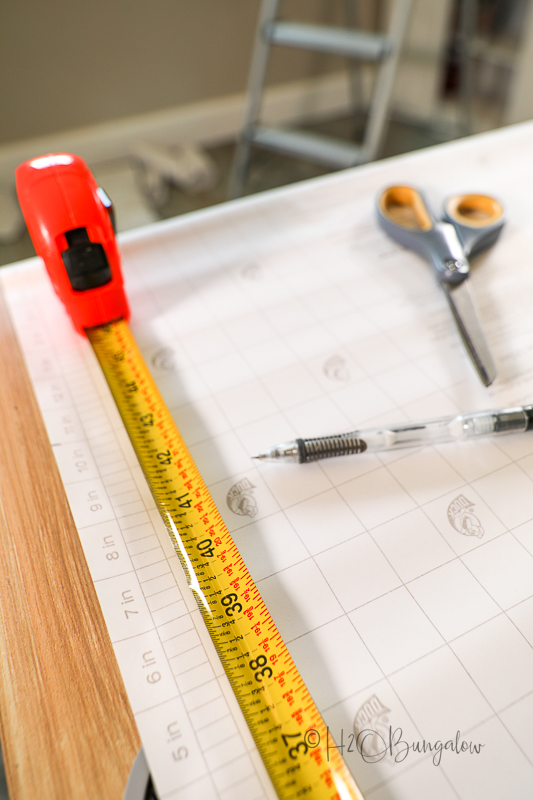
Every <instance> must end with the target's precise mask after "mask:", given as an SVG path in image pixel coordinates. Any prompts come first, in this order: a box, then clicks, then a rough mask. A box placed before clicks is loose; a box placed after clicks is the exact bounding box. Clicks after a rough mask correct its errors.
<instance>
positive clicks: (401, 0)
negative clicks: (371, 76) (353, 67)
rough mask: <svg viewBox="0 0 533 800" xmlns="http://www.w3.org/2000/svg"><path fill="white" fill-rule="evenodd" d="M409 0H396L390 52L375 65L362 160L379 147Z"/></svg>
mask: <svg viewBox="0 0 533 800" xmlns="http://www.w3.org/2000/svg"><path fill="white" fill-rule="evenodd" d="M411 6H412V0H396V2H395V3H394V7H393V10H392V15H391V20H390V25H389V37H390V39H391V41H393V42H394V43H395V46H394V48H393V51H392V53H391V54H390V56H389V57H388V59H387V60H386V61H385V63H384V64H383V65H382V66H381V67H380V68H379V72H378V75H377V77H376V81H375V85H374V87H373V91H372V101H371V103H370V109H369V113H368V121H367V125H366V131H365V137H364V140H363V153H364V159H365V161H372V160H373V159H374V158H375V157H376V155H377V153H378V151H379V148H380V147H381V144H382V142H383V136H384V134H385V121H386V116H387V111H388V108H389V103H390V99H391V94H392V88H393V84H394V78H395V76H396V70H397V68H398V61H399V58H400V43H401V42H402V41H403V39H404V36H405V31H406V28H407V23H408V21H409V16H410V14H411Z"/></svg>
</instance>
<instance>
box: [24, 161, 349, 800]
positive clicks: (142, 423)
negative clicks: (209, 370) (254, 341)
mask: <svg viewBox="0 0 533 800" xmlns="http://www.w3.org/2000/svg"><path fill="white" fill-rule="evenodd" d="M17 191H18V195H19V200H20V203H21V207H22V211H23V214H24V217H25V219H26V222H27V225H28V229H29V232H30V235H31V237H32V240H33V243H34V245H35V248H36V251H37V253H38V254H39V255H40V256H42V257H43V259H44V262H45V265H46V268H47V270H48V273H49V274H50V277H51V279H52V283H53V285H54V288H55V290H56V292H57V294H58V295H59V297H60V298H61V300H62V301H63V302H64V303H65V305H66V307H67V311H68V312H69V314H70V316H71V318H72V320H73V322H74V325H75V327H76V328H77V330H78V331H79V332H80V333H83V334H86V335H87V336H88V338H89V340H90V342H91V344H92V346H93V348H94V351H95V353H96V356H97V358H98V360H99V362H100V365H101V367H102V370H103V372H104V375H105V377H106V380H107V382H108V384H109V387H110V389H111V392H112V394H113V397H114V399H115V402H116V404H117V407H118V410H119V412H120V414H121V417H122V419H123V422H124V425H125V427H126V430H127V432H128V435H129V437H130V440H131V442H132V444H133V447H134V449H135V451H136V454H137V457H138V459H139V463H140V465H141V467H142V469H143V472H144V475H145V477H146V480H147V482H148V485H149V487H150V490H151V492H152V494H153V496H154V499H155V501H156V503H157V506H158V509H159V512H160V514H161V516H162V518H163V521H164V523H165V525H166V528H167V530H168V533H169V536H170V538H171V540H172V542H173V545H174V548H175V550H176V553H177V555H178V557H179V560H180V563H181V565H182V567H183V569H184V572H185V574H186V576H187V581H188V584H189V587H190V588H191V590H192V592H193V594H194V596H195V598H196V601H197V603H198V607H199V609H200V612H201V614H202V617H203V619H204V621H205V624H206V626H207V628H208V631H209V633H210V635H211V638H212V641H213V643H214V645H215V648H216V650H217V653H218V655H219V657H220V659H221V662H222V664H223V666H224V670H225V672H226V675H227V677H228V679H229V681H230V684H231V686H232V689H233V691H234V692H235V695H236V698H237V700H238V702H239V705H240V707H241V709H242V712H243V714H244V717H245V719H246V721H247V724H248V726H249V728H250V731H251V733H252V736H253V738H254V741H255V743H256V746H257V748H258V750H259V753H260V754H261V757H262V759H263V762H264V764H265V767H266V769H267V772H268V774H269V776H270V778H271V780H272V783H273V785H274V787H275V789H276V792H277V794H278V796H279V798H280V800H289V798H300V797H303V796H306V795H307V796H309V797H312V798H316V800H337V799H338V800H340V799H341V798H342V800H349V799H350V798H352V800H363V796H362V794H361V792H360V790H359V789H358V787H357V785H356V783H355V781H354V779H353V777H352V775H351V774H350V772H349V770H348V768H347V767H346V764H345V763H344V761H343V759H342V756H341V755H340V753H339V751H338V749H337V748H336V747H335V745H334V743H333V742H332V740H331V737H330V736H329V738H328V730H327V728H326V724H325V722H324V720H323V719H322V717H321V715H320V712H319V711H318V709H317V707H316V705H315V704H314V702H313V700H312V698H311V696H310V694H309V692H308V690H307V688H306V686H305V684H304V682H303V680H302V678H301V677H300V675H299V673H298V671H297V669H296V666H295V664H294V662H293V660H292V658H291V656H290V654H289V652H288V650H287V648H286V646H285V644H284V642H283V640H282V638H281V636H280V634H279V633H278V631H277V629H276V626H275V625H274V622H273V620H272V618H271V617H270V615H269V613H268V610H267V608H266V606H265V604H264V603H263V600H262V599H261V596H260V594H259V591H258V589H257V587H256V586H255V584H254V582H253V580H252V578H251V576H250V574H249V572H248V570H247V569H246V566H245V564H244V562H243V560H242V558H241V556H240V554H239V552H238V550H237V547H236V546H235V544H234V542H233V540H232V538H231V536H230V534H229V532H228V530H227V528H226V526H225V524H224V522H223V520H222V518H221V516H220V514H219V512H218V510H217V508H216V506H215V504H214V502H213V500H212V498H211V496H210V495H209V492H208V490H207V487H206V486H205V483H204V481H203V480H202V477H201V475H200V473H199V472H198V469H197V468H196V465H195V464H194V462H193V460H192V458H191V456H190V454H189V452H188V450H187V448H186V446H185V444H184V442H183V439H182V437H181V436H180V433H179V431H178V429H177V427H176V425H175V423H174V420H173V418H172V416H171V414H170V412H169V411H168V409H167V407H166V405H165V403H164V401H163V399H162V397H161V395H160V393H159V391H158V389H157V386H156V384H155V382H154V380H153V378H152V377H151V375H150V372H149V370H148V367H147V366H146V364H145V362H144V359H143V357H142V355H141V353H140V351H139V349H138V347H137V345H136V342H135V339H134V338H133V335H132V333H131V330H130V328H129V325H128V322H127V319H128V317H129V308H128V304H127V300H126V297H125V295H124V291H123V283H122V275H121V270H120V256H119V254H118V249H117V247H116V241H115V237H114V231H113V225H112V216H111V214H110V204H109V202H108V201H107V198H106V196H105V194H104V193H103V192H102V191H101V190H100V189H99V187H98V186H97V184H96V182H95V180H94V178H93V176H92V175H91V173H90V172H89V170H88V168H87V166H86V165H85V163H84V162H83V161H82V160H81V159H80V158H79V157H77V156H73V155H70V154H66V153H61V154H51V155H47V156H43V157H42V158H38V159H33V160H32V161H29V162H26V163H25V164H23V165H21V166H20V167H19V168H18V170H17Z"/></svg>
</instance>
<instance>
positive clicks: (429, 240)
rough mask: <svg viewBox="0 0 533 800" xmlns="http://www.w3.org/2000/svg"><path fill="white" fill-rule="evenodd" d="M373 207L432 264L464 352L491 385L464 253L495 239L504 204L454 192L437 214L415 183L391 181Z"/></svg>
mask: <svg viewBox="0 0 533 800" xmlns="http://www.w3.org/2000/svg"><path fill="white" fill-rule="evenodd" d="M377 213H378V219H379V222H380V224H381V226H382V228H383V229H384V230H385V232H386V233H387V234H388V235H389V236H391V237H392V238H393V239H395V240H396V241H397V242H398V243H399V244H401V245H403V246H404V247H408V248H409V249H410V250H414V251H415V252H417V253H419V254H420V255H421V256H423V257H424V258H426V259H428V260H429V261H430V262H431V263H432V264H433V269H434V271H435V275H436V277H437V280H438V281H439V283H440V285H441V287H442V289H443V291H444V294H445V296H446V299H447V301H448V304H449V306H450V309H451V311H452V314H453V317H454V319H455V323H456V325H457V328H458V330H459V333H460V335H461V339H462V340H463V344H464V346H465V348H466V350H467V352H468V355H469V356H470V358H471V360H472V363H473V365H474V367H475V369H476V371H477V373H478V375H479V377H480V379H481V381H482V382H483V384H484V385H485V386H489V385H490V384H491V383H492V381H493V380H494V378H495V377H496V367H495V365H494V361H493V359H492V356H491V354H490V350H489V347H488V344H487V342H486V340H485V336H484V334H483V331H482V328H481V324H480V322H479V318H478V315H477V311H476V308H475V306H474V301H473V299H472V296H471V294H470V290H469V288H468V283H467V278H468V277H469V275H470V266H469V263H468V257H469V256H472V255H475V254H476V253H479V252H481V250H485V249H486V248H487V247H490V245H492V244H494V242H495V241H496V239H497V238H498V236H499V235H500V232H501V230H502V228H503V226H504V224H505V217H504V211H503V208H502V206H501V205H500V203H498V201H497V200H495V199H494V198H493V197H488V196H487V195H483V194H461V195H456V196H454V197H450V198H449V199H448V200H446V202H445V203H444V218H443V220H437V219H436V218H435V217H434V215H433V214H432V213H431V210H430V209H429V207H428V205H427V203H426V201H425V199H424V196H423V195H422V194H421V192H419V191H418V190H417V189H414V188H413V187H411V186H390V187H389V188H388V189H385V191H384V192H382V194H381V195H380V197H379V199H378V203H377Z"/></svg>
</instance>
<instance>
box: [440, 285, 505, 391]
mask: <svg viewBox="0 0 533 800" xmlns="http://www.w3.org/2000/svg"><path fill="white" fill-rule="evenodd" d="M441 286H442V288H443V289H444V294H445V295H446V298H447V300H448V303H449V305H450V308H451V310H452V314H453V316H454V319H455V323H456V325H457V328H458V329H459V333H460V334H461V339H462V340H463V344H464V346H465V347H466V350H467V352H468V355H469V356H470V358H471V360H472V363H473V365H474V367H475V368H476V372H477V374H478V375H479V377H480V378H481V381H482V383H483V384H484V385H485V386H490V384H491V383H492V381H493V380H494V378H495V377H496V366H495V364H494V361H493V358H492V355H491V353H490V350H489V346H488V344H487V340H486V339H485V335H484V333H483V331H482V329H481V323H480V321H479V317H478V314H477V311H476V307H475V305H474V301H473V299H472V295H471V294H470V290H469V288H468V281H463V282H462V283H460V284H458V285H457V284H456V285H455V286H452V285H450V284H447V283H442V284H441Z"/></svg>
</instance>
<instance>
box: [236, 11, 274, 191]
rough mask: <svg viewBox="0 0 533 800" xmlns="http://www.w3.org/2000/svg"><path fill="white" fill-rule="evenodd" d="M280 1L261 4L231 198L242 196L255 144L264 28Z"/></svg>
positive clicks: (265, 50) (266, 47)
mask: <svg viewBox="0 0 533 800" xmlns="http://www.w3.org/2000/svg"><path fill="white" fill-rule="evenodd" d="M278 5H279V0H263V3H262V5H261V12H260V16H259V22H258V25H257V31H256V35H255V42H254V48H253V56H252V64H251V68H250V77H249V81H248V92H247V104H246V109H245V113H244V123H243V128H242V131H241V134H240V137H239V140H238V142H237V146H236V149H235V157H234V160H233V167H232V170H231V174H230V179H229V189H228V197H229V199H230V200H232V199H234V198H235V197H240V196H241V194H242V191H243V188H244V181H245V178H246V171H247V167H248V161H249V159H250V149H251V146H252V145H251V142H250V139H249V138H248V136H247V135H246V134H247V132H248V130H249V129H250V128H251V126H253V125H255V123H256V122H257V120H258V118H259V112H260V110H261V99H262V98H261V95H262V91H263V84H264V82H265V75H266V70H267V66H268V56H269V51H270V42H269V41H268V40H267V38H266V37H265V36H264V35H263V31H264V30H265V28H266V26H267V25H270V24H271V23H272V22H273V21H274V19H275V18H276V14H277V10H278Z"/></svg>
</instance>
